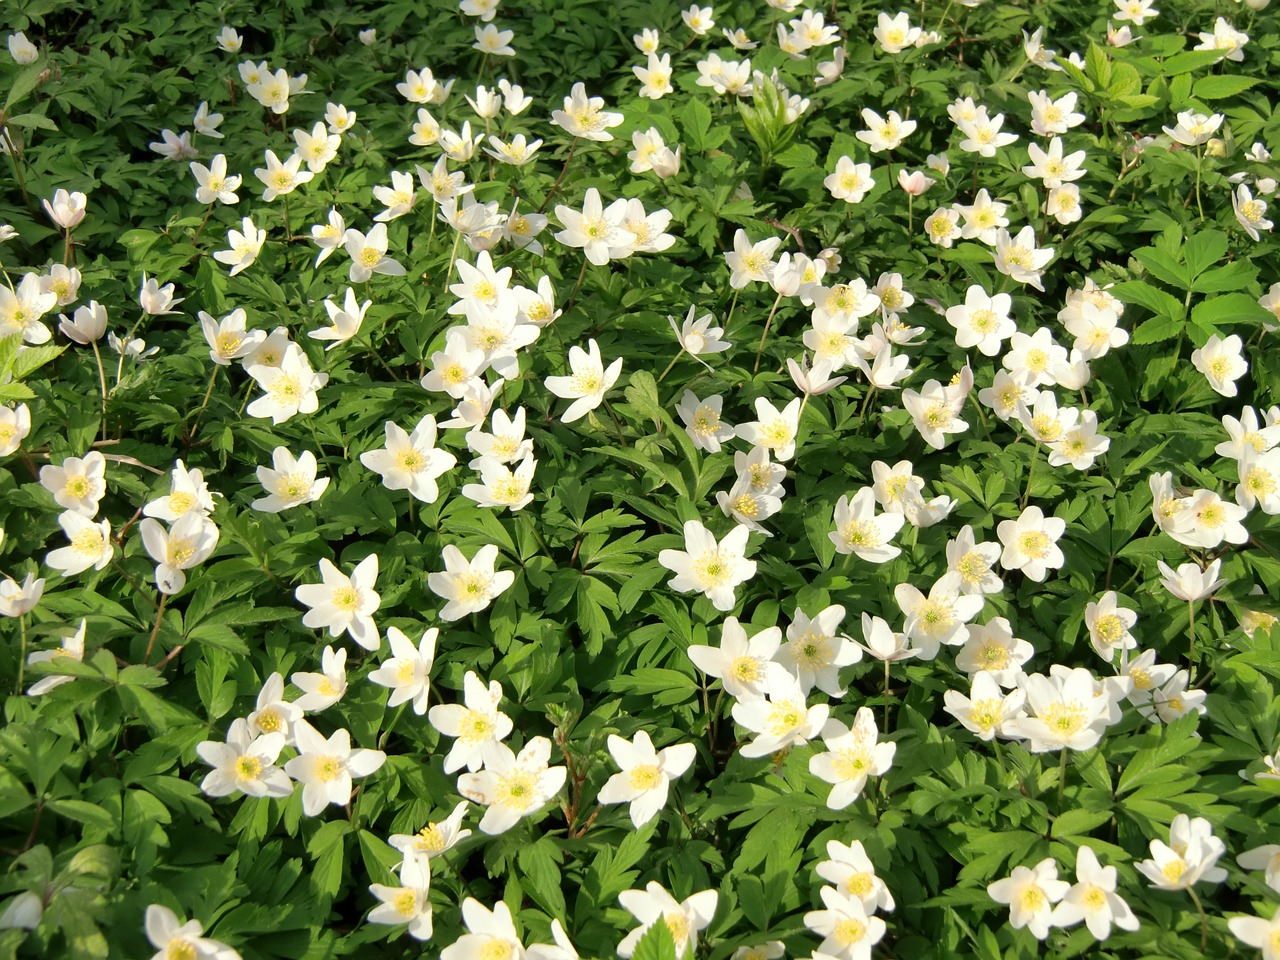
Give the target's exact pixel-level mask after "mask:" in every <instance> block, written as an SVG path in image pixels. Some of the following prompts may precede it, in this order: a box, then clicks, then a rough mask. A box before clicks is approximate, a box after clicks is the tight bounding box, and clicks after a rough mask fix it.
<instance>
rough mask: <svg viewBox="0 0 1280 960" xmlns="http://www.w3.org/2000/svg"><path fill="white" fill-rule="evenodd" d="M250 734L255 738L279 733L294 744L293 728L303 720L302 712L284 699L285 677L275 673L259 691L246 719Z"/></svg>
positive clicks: (287, 741)
mask: <svg viewBox="0 0 1280 960" xmlns="http://www.w3.org/2000/svg"><path fill="white" fill-rule="evenodd" d="M245 719H246V720H247V721H248V723H249V732H250V733H251V734H253V735H254V736H255V737H257V736H263V735H265V734H270V733H278V734H280V735H281V736H283V737H284V738H285V742H286V743H293V726H294V724H296V723H297V722H298V721H299V720H301V719H302V711H301V710H300V709H299V708H298V706H297V705H296V704H293V703H290V702H289V701H287V700H285V698H284V677H282V676H280V674H279V673H273V674H271V676H269V677H267V680H266V683H264V684H263V685H262V689H261V690H259V691H258V699H257V702H256V704H255V706H254V710H253V712H252V713H250V714H249V716H248V717H246V718H245Z"/></svg>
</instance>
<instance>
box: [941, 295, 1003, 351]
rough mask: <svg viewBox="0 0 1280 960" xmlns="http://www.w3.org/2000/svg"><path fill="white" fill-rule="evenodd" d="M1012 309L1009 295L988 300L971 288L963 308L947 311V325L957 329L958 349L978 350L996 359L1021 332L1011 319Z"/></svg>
mask: <svg viewBox="0 0 1280 960" xmlns="http://www.w3.org/2000/svg"><path fill="white" fill-rule="evenodd" d="M1012 305H1013V298H1012V297H1010V296H1009V295H1008V294H1007V293H997V294H996V295H995V296H989V295H988V294H987V292H986V291H985V290H983V289H982V287H980V286H979V285H978V284H976V283H975V284H972V285H970V287H969V289H968V290H967V291H966V293H965V296H964V304H963V305H962V306H955V307H948V308H947V323H949V324H951V326H953V327H955V328H956V346H958V347H965V348H968V347H977V348H978V350H979V351H980V352H981V353H982V354H983V355H985V356H988V357H994V356H996V355H997V354H998V353H999V352H1000V349H1001V347H1002V346H1003V344H1004V341H1005V340H1006V339H1008V338H1009V337H1010V336H1012V334H1013V333H1014V331H1016V330H1017V329H1018V327H1017V324H1015V323H1014V322H1013V319H1012V318H1011V317H1010V316H1009V310H1010V308H1011V307H1012Z"/></svg>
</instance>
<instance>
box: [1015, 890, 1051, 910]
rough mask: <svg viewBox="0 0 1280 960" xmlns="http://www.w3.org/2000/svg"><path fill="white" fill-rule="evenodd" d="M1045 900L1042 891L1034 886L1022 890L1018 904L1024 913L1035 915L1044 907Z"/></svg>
mask: <svg viewBox="0 0 1280 960" xmlns="http://www.w3.org/2000/svg"><path fill="white" fill-rule="evenodd" d="M1046 900H1047V898H1046V897H1045V895H1044V891H1043V890H1041V889H1040V888H1039V887H1038V886H1035V885H1034V884H1033V885H1031V886H1029V887H1026V888H1024V889H1023V891H1022V893H1021V895H1020V896H1019V897H1018V902H1019V903H1020V904H1021V905H1022V909H1023V910H1024V911H1025V912H1026V913H1035V912H1036V911H1038V910H1040V909H1042V908H1043V907H1044V906H1045V903H1046Z"/></svg>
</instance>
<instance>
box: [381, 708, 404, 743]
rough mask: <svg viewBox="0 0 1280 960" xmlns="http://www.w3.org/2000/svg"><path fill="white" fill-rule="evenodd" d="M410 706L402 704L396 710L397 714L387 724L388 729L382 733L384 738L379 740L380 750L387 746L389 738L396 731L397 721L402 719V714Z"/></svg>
mask: <svg viewBox="0 0 1280 960" xmlns="http://www.w3.org/2000/svg"><path fill="white" fill-rule="evenodd" d="M408 705H409V704H408V703H402V704H400V707H399V708H398V709H397V710H396V712H395V714H394V715H393V716H392V718H391V722H390V723H389V724H387V729H385V730H383V731H382V736H381V737H379V738H378V749H379V750H381V749H382V748H383V747H385V746H386V745H387V738H388V737H389V736H391V731H392V729H394V727H395V725H396V721H397V720H399V719H400V714H402V713H404V708H405V707H407V706H408Z"/></svg>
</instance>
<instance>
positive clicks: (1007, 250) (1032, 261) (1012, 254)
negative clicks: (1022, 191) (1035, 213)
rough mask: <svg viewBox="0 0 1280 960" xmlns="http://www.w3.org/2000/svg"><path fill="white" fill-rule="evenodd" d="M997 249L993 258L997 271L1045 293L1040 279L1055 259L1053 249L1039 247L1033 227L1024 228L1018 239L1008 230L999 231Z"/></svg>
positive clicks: (997, 233) (993, 253) (993, 252)
mask: <svg viewBox="0 0 1280 960" xmlns="http://www.w3.org/2000/svg"><path fill="white" fill-rule="evenodd" d="M995 247H996V248H995V250H994V251H992V256H993V257H994V258H995V264H996V269H997V270H999V271H1000V272H1001V273H1003V274H1005V275H1006V276H1009V277H1012V278H1013V279H1014V280H1016V281H1017V282H1018V283H1026V284H1030V285H1031V286H1033V287H1035V288H1036V289H1037V290H1039V291H1041V292H1042V293H1043V292H1044V286H1043V285H1042V284H1041V283H1040V277H1041V274H1042V273H1043V271H1044V268H1045V266H1046V265H1047V264H1048V263H1049V261H1050V260H1052V259H1053V247H1043V248H1040V247H1037V246H1036V234H1035V230H1034V229H1033V228H1032V227H1023V228H1022V229H1021V230H1020V231H1019V232H1018V235H1017V236H1016V237H1012V236H1010V235H1009V231H1008V230H1004V229H1001V230H999V231H997V232H996V242H995Z"/></svg>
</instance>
